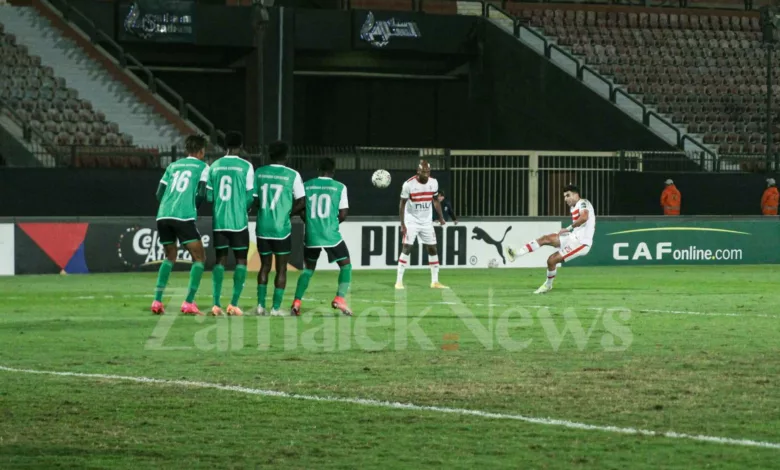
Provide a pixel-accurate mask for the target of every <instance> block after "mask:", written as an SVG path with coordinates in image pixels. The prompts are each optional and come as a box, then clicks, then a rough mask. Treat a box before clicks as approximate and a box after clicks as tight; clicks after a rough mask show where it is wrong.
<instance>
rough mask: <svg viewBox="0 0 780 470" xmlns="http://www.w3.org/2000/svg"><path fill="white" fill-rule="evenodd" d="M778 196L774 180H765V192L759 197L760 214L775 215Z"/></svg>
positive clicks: (779, 196)
mask: <svg viewBox="0 0 780 470" xmlns="http://www.w3.org/2000/svg"><path fill="white" fill-rule="evenodd" d="M778 199H780V194H778V192H777V185H776V184H775V179H774V178H767V179H766V190H765V191H764V195H763V196H762V197H761V213H762V214H764V215H777V203H778Z"/></svg>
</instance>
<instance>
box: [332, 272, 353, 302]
mask: <svg viewBox="0 0 780 470" xmlns="http://www.w3.org/2000/svg"><path fill="white" fill-rule="evenodd" d="M351 282H352V265H351V264H348V265H346V266H342V267H341V269H340V270H339V287H338V290H337V291H336V297H344V296H346V295H347V291H348V290H349V284H350V283H351Z"/></svg>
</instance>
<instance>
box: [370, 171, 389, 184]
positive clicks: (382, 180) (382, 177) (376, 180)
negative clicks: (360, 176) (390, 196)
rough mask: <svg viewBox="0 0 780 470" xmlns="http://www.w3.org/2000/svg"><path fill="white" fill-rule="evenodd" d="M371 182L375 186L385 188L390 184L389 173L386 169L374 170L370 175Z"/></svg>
mask: <svg viewBox="0 0 780 470" xmlns="http://www.w3.org/2000/svg"><path fill="white" fill-rule="evenodd" d="M371 183H373V185H374V186H376V187H377V188H386V187H388V186H390V173H388V172H387V170H376V171H375V172H374V174H373V175H371Z"/></svg>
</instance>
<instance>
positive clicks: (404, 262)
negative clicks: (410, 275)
mask: <svg viewBox="0 0 780 470" xmlns="http://www.w3.org/2000/svg"><path fill="white" fill-rule="evenodd" d="M407 266H409V255H405V254H403V253H401V256H399V257H398V275H397V276H396V278H395V283H396V284H400V283H402V282H404V270H405V269H406V267H407Z"/></svg>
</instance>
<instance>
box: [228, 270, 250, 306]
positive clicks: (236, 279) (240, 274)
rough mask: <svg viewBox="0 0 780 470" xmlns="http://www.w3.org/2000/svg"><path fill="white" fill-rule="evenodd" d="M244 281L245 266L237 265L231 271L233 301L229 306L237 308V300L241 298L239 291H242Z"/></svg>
mask: <svg viewBox="0 0 780 470" xmlns="http://www.w3.org/2000/svg"><path fill="white" fill-rule="evenodd" d="M244 281H246V265H245V264H237V265H236V270H235V271H233V299H232V300H231V301H230V305H235V306H238V299H240V298H241V291H242V290H244Z"/></svg>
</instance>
